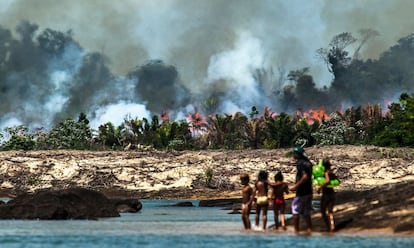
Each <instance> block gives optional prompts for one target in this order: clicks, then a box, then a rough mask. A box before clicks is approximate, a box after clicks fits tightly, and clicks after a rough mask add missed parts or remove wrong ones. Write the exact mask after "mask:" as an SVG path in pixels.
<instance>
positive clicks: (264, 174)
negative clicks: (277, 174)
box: [257, 170, 269, 182]
mask: <svg viewBox="0 0 414 248" xmlns="http://www.w3.org/2000/svg"><path fill="white" fill-rule="evenodd" d="M268 177H269V174H268V173H267V172H266V171H264V170H261V171H259V175H258V176H257V179H258V180H259V181H262V182H264V181H267V178H268Z"/></svg>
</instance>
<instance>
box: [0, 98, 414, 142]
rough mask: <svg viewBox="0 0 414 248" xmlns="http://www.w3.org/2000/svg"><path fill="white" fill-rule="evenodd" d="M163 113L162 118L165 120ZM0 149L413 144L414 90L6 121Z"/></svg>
mask: <svg viewBox="0 0 414 248" xmlns="http://www.w3.org/2000/svg"><path fill="white" fill-rule="evenodd" d="M160 117H161V120H160ZM1 139H2V143H1V145H0V149H1V150H52V149H75V150H108V149H112V150H122V149H125V147H127V146H128V147H130V146H144V147H151V148H154V149H161V150H162V149H174V150H199V149H275V148H285V147H292V146H293V145H297V144H300V145H303V144H305V145H306V146H313V145H343V144H349V145H377V146H387V147H403V146H410V147H412V146H414V94H411V95H410V94H408V93H403V94H401V95H400V97H399V102H397V103H391V104H390V105H389V106H388V109H387V110H386V111H383V110H382V108H381V106H380V105H366V106H359V107H351V108H348V109H346V110H345V111H343V112H341V111H336V112H332V113H331V114H329V115H326V116H322V118H320V119H318V118H312V116H306V115H299V114H297V113H295V114H291V115H289V114H287V113H284V112H282V113H280V114H276V113H274V112H272V111H271V110H270V109H268V108H266V109H264V110H263V112H262V113H260V111H259V110H258V109H256V107H254V106H253V107H252V108H251V112H250V113H249V115H244V114H242V113H235V114H233V115H230V114H223V115H220V114H216V115H210V116H207V117H202V116H201V115H200V114H198V113H194V114H191V115H189V116H188V118H187V119H186V120H174V121H171V120H169V119H168V117H166V116H165V115H162V116H157V115H154V116H153V117H152V119H151V120H149V119H146V118H142V119H139V118H125V119H124V122H123V123H122V124H121V125H119V126H114V125H113V124H112V123H111V122H107V123H105V124H102V125H100V126H99V128H98V130H93V129H92V128H91V127H90V126H89V120H88V118H87V116H86V115H85V114H83V113H81V114H79V117H78V119H77V120H74V119H72V118H68V119H66V120H65V121H63V122H60V123H58V124H56V125H55V126H54V127H53V128H52V129H51V130H48V131H47V130H44V129H37V130H29V128H28V127H26V126H22V125H20V126H15V127H7V128H5V129H4V131H3V133H2V134H1Z"/></svg>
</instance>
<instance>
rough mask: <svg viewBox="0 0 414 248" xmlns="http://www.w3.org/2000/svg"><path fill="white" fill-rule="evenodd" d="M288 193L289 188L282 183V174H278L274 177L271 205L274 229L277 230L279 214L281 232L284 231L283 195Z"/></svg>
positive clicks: (284, 206) (284, 205)
mask: <svg viewBox="0 0 414 248" xmlns="http://www.w3.org/2000/svg"><path fill="white" fill-rule="evenodd" d="M285 193H286V194H288V193H289V187H288V185H287V183H285V182H284V181H283V175H282V172H280V171H279V172H278V173H276V175H275V183H273V184H272V203H273V212H274V218H275V226H276V229H279V214H280V224H281V226H282V228H283V230H286V224H285V221H286V220H285V208H286V202H285V197H284V194H285Z"/></svg>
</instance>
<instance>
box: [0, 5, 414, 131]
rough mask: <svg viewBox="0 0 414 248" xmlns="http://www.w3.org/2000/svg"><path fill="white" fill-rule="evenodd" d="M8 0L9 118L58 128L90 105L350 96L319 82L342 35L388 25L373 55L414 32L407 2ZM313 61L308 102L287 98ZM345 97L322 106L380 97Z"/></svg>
mask: <svg viewBox="0 0 414 248" xmlns="http://www.w3.org/2000/svg"><path fill="white" fill-rule="evenodd" d="M0 5H1V6H0V14H1V15H0V21H1V22H0V23H1V26H0V96H1V99H2V102H1V103H0V125H1V126H3V127H4V126H10V125H16V124H24V125H28V126H31V127H36V126H45V127H50V126H51V125H53V124H54V123H56V122H59V121H62V120H63V119H65V118H76V115H78V114H79V113H80V112H84V113H86V114H87V116H88V118H90V119H91V120H92V124H93V126H94V127H95V128H96V127H97V125H99V124H103V122H107V121H112V122H113V123H114V124H120V123H121V122H122V119H123V118H124V117H126V116H128V115H130V116H132V117H138V118H142V117H146V118H148V117H149V116H151V115H152V114H160V113H161V112H164V111H166V112H168V113H169V114H170V115H171V118H180V117H184V116H185V115H186V114H187V113H188V112H189V111H192V112H194V111H196V110H197V111H203V112H204V113H206V114H209V113H213V112H219V113H233V112H236V111H241V112H243V113H247V112H249V110H250V108H251V107H252V106H253V105H255V106H257V107H258V109H261V108H264V107H271V108H272V109H273V110H274V111H278V112H280V111H286V110H292V109H294V108H295V107H298V106H299V107H302V108H306V107H307V106H309V107H314V106H310V105H309V103H308V102H307V101H305V100H303V99H310V100H312V99H315V97H314V96H315V95H311V94H310V93H314V94H316V95H318V97H321V98H323V97H324V94H325V93H330V94H331V95H334V94H338V95H341V94H342V93H341V92H340V87H333V89H330V90H326V91H323V90H321V91H319V90H318V89H317V88H319V89H320V88H321V87H323V86H325V87H328V88H329V87H330V86H331V84H332V79H333V75H332V73H330V72H329V71H328V68H327V65H326V64H324V62H323V60H321V59H320V58H318V57H317V56H316V53H315V51H316V50H317V49H319V48H321V47H327V46H328V44H329V42H330V40H331V38H332V37H334V36H335V35H337V34H338V33H341V32H345V31H349V32H352V33H354V34H356V33H357V32H358V30H360V29H362V28H371V29H373V30H377V31H378V33H379V34H380V35H379V36H377V37H373V38H372V39H370V40H367V41H366V42H365V43H364V46H363V47H361V49H360V50H359V58H360V59H364V60H366V59H368V58H372V59H378V58H379V57H380V55H381V54H382V53H383V52H384V51H387V49H389V47H391V46H393V45H395V44H396V42H397V40H398V39H399V38H401V37H404V36H406V35H408V34H410V33H413V32H414V30H412V27H413V24H414V23H413V22H414V20H413V19H412V18H411V12H410V10H411V9H413V8H412V7H414V2H412V1H404V0H397V1H374V0H372V1H358V0H351V1H341V0H334V1H323V0H316V1H307V0H293V1H283V0H280V1H274V0H263V1H250V0H226V1H204V0H152V1H146V0H123V1H105V0H104V1H92V0H91V1H83V0H61V1H55V0H31V1H25V0H3V1H1V3H0ZM373 6H375V7H373ZM361 25H363V26H361ZM351 48H352V47H351ZM354 50H355V48H354ZM350 52H351V51H350ZM304 67H309V68H310V71H309V75H312V78H309V77H308V78H302V79H301V81H300V82H297V83H299V85H298V89H300V87H299V86H306V85H308V86H310V87H311V88H312V89H313V88H316V89H313V90H310V91H309V94H307V95H304V96H303V97H302V98H303V99H302V100H301V101H302V102H298V100H297V99H293V100H292V101H290V100H291V99H290V100H289V97H287V96H286V94H285V95H283V96H281V94H280V93H281V92H285V93H286V87H287V85H288V84H289V83H290V81H289V80H288V79H287V75H288V72H289V71H291V70H300V69H302V68H304ZM305 79H306V80H305ZM346 79H347V78H345V77H344V78H343V79H342V80H344V81H345V80H346ZM348 79H349V77H348ZM337 83H339V82H337ZM404 86H406V84H405V85H404ZM302 88H305V89H306V87H302ZM392 88H393V87H388V89H392ZM397 88H398V87H396V89H395V92H392V93H393V94H394V95H398V90H399V89H397ZM346 90H348V91H350V90H351V91H354V90H355V91H357V90H359V91H360V90H361V89H354V88H352V87H348V88H346ZM370 90H372V89H367V91H370ZM375 90H376V91H375V93H376V94H379V93H378V92H379V91H380V90H379V89H375ZM405 90H407V87H405ZM305 91H306V90H305ZM299 93H300V92H299ZM342 95H345V96H348V95H349V98H344V99H341V101H342V102H341V103H332V102H331V101H332V99H329V101H325V102H323V101H319V102H318V104H331V105H341V104H344V103H346V104H360V103H361V101H366V102H370V101H371V100H377V99H376V98H375V99H372V98H373V96H372V95H370V94H366V95H364V96H366V97H367V99H362V98H363V97H358V96H355V95H353V94H348V95H346V94H342ZM389 95H392V94H389ZM389 95H387V96H386V97H390V96H389ZM378 99H380V98H378ZM285 100H286V101H285ZM111 117H112V119H111Z"/></svg>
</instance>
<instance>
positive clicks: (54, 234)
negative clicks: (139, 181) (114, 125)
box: [0, 200, 414, 248]
mask: <svg viewBox="0 0 414 248" xmlns="http://www.w3.org/2000/svg"><path fill="white" fill-rule="evenodd" d="M142 203H143V209H142V210H141V212H140V213H135V214H130V213H127V214H122V215H121V217H119V218H105V219H99V220H96V221H92V220H67V221H43V220H42V221H41V220H0V247H42V248H48V247H97V248H101V247H172V248H175V247H214V248H217V247H219V248H220V247H276V246H278V247H338V248H345V247H376V248H378V247H392V248H397V247H404V248H408V247H414V237H413V236H410V237H399V236H398V237H396V236H383V235H378V234H376V235H374V234H373V235H367V234H364V235H359V234H341V233H338V234H334V235H328V234H326V235H322V234H317V233H314V234H312V235H311V236H298V235H295V234H293V233H292V232H289V231H288V232H278V233H275V232H270V231H269V232H265V233H263V232H245V231H243V230H242V222H241V217H240V215H238V214H228V211H226V210H222V209H221V208H216V207H213V208H206V207H173V206H172V205H173V204H175V203H177V201H168V200H142ZM193 204H194V205H195V206H198V202H197V201H194V202H193ZM253 218H254V216H253V215H252V216H251V220H253ZM268 218H269V224H273V215H271V214H270V216H268Z"/></svg>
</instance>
